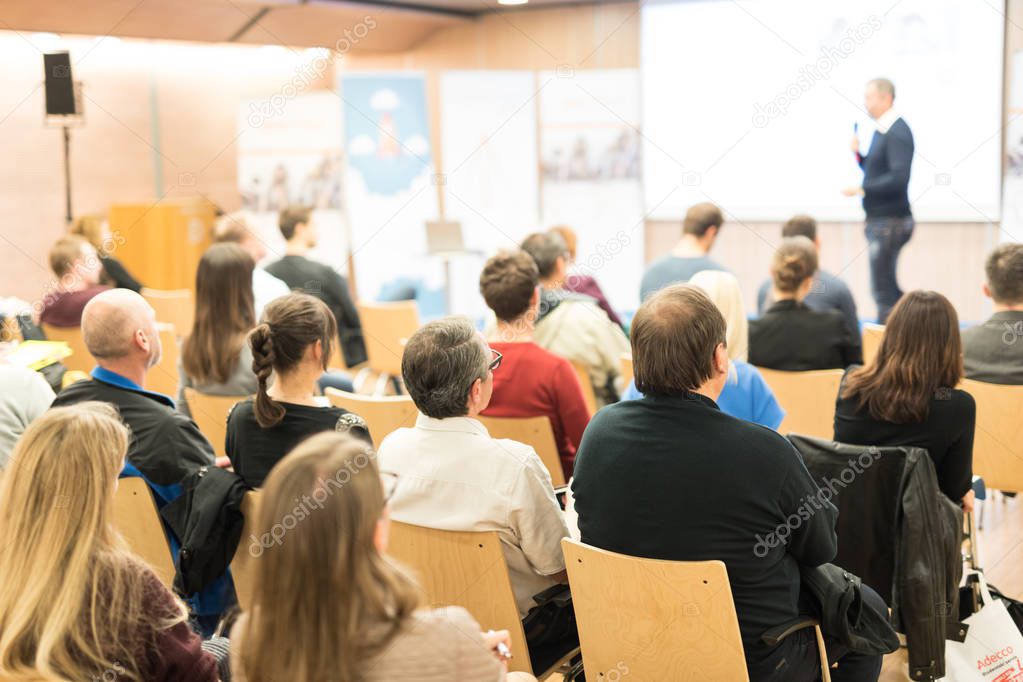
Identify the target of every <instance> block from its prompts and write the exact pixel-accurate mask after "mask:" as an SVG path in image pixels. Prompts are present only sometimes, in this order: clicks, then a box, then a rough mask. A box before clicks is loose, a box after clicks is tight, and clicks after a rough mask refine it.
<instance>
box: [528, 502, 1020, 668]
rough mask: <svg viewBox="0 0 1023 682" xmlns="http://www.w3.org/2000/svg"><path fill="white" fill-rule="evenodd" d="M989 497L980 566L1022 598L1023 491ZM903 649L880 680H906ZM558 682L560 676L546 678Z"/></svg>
mask: <svg viewBox="0 0 1023 682" xmlns="http://www.w3.org/2000/svg"><path fill="white" fill-rule="evenodd" d="M995 496H997V497H998V499H989V500H988V501H986V502H982V503H981V504H986V505H987V509H985V510H984V528H983V530H981V531H980V533H978V535H979V539H978V542H977V548H978V550H979V552H978V556H979V557H980V563H979V565H980V567H981V568H982V569H984V575H986V576H987V579H988V582H990V583H991V584H992V585H996V586H997V587H998V589H1000V590H1002V592H1004V593H1005V594H1007V595H1009V596H1010V597H1016V598H1017V599H1020V598H1023V495H1021V496H1020V497H1017V498H1015V499H1009V498H1007V497H1002V496H1000V495H997V493H995ZM908 660H909V659H908V657H907V654H906V650H905V649H901V650H899V651H897V652H896V653H894V654H891V655H889V656H886V657H885V660H884V667H883V668H882V670H881V678H880V682H908V681H909V679H910V678H909V675H907V668H906V664H907V661H908ZM548 680H550V682H560V681H561V676H560V675H554V676H552V677H550V678H548Z"/></svg>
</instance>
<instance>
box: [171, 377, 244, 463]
mask: <svg viewBox="0 0 1023 682" xmlns="http://www.w3.org/2000/svg"><path fill="white" fill-rule="evenodd" d="M248 397H249V396H247V395H207V394H205V393H199V391H197V390H195V389H194V388H186V389H185V400H186V401H187V402H188V411H189V412H190V413H191V415H192V419H193V420H195V423H196V425H197V426H198V427H199V430H200V431H202V435H204V436H206V440H208V441H209V442H210V445H212V446H213V451H214V452H215V453H216V454H217V457H224V456H225V455H226V454H227V453H226V452H225V450H224V441H225V439H226V438H227V413H228V412H230V411H231V408H232V407H234V406H235V403H238V402H241V401H242V400H245V399H246V398H248Z"/></svg>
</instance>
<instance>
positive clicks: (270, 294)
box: [213, 211, 291, 320]
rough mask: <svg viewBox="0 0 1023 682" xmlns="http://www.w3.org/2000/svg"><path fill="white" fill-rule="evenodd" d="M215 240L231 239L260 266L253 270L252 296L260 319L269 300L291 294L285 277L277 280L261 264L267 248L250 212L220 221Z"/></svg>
mask: <svg viewBox="0 0 1023 682" xmlns="http://www.w3.org/2000/svg"><path fill="white" fill-rule="evenodd" d="M213 239H214V241H216V242H218V243H220V242H231V243H233V244H237V245H238V246H240V247H242V248H243V249H245V250H246V251H248V252H249V255H250V256H252V260H253V261H254V262H255V263H256V267H255V268H253V270H252V298H253V303H254V305H255V308H256V319H257V320H258V319H259V318H260V316H262V314H263V308H264V307H265V306H266V304H267V303H269V302H270V301H272V300H274V299H275V298H280V297H281V296H286V295H287V294H290V293H291V288H290V287H289V286H288V285H287V284H285V283H284V281H283V280H280V279H277V278H276V277H274V276H273V275H271V274H270V273H269V272H267V271H266V270H264V269H263V268H261V267H259V263H260V261H262V260H263V259H264V258H266V253H267V248H266V244H264V243H263V240H262V239H260V238H259V237H258V236H257V235H256V233H255V231H254V230H253V228H252V225H251V223H250V221H249V217H248V215H247V214H246V213H245V212H244V211H235V212H234V213H229V214H227V215H225V216H223V217H221V219H220V220H218V221H217V226H216V228H214V230H213Z"/></svg>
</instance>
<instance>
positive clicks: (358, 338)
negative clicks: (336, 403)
mask: <svg viewBox="0 0 1023 682" xmlns="http://www.w3.org/2000/svg"><path fill="white" fill-rule="evenodd" d="M278 226H279V227H280V230H281V235H283V237H284V240H285V241H287V242H288V246H287V251H286V255H285V256H284V258H281V259H280V260H279V261H277V262H276V263H271V264H270V265H268V266H266V271H267V272H269V273H270V274H271V275H273V276H274V277H276V278H277V279H280V280H284V283H285V284H287V285H288V286H289V287H291V288H292V289H293V290H298V291H303V292H305V293H307V294H311V295H313V296H315V297H316V298H318V299H320V300H321V301H323V302H324V303H326V304H327V307H328V308H330V310H331V312H332V313H334V318H335V319H336V320H337V329H338V335H339V336H340V337H341V354H342V355H343V356H344V359H345V364H346V365H348V366H349V367H353V366H355V365H357V364H359V363H360V362H365V361H366V344H365V342H364V340H363V338H362V322H361V321H360V320H359V311H358V310H356V308H355V304H354V303H353V302H352V296H351V294H350V293H349V291H348V282H347V281H346V280H345V278H344V277H342V276H341V275H340V274H339V273H338V272H337V271H336V270H334V268H332V267H330V266H329V265H325V264H323V263H317V262H316V261H314V260H310V259H309V258H307V257H306V254H308V253H309V250H310V249H312V248H313V247H314V246H316V226H315V224H313V222H312V219H311V212H310V210H309V209H308V208H305V207H302V206H289V207H288V208H286V209H285V210H283V211H281V215H280V218H279V221H278Z"/></svg>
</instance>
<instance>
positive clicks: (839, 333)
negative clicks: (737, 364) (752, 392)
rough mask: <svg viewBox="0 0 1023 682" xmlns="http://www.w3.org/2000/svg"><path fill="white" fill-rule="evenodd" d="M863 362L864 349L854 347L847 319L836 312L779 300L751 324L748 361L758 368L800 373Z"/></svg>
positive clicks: (793, 301) (792, 301)
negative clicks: (813, 308) (812, 308)
mask: <svg viewBox="0 0 1023 682" xmlns="http://www.w3.org/2000/svg"><path fill="white" fill-rule="evenodd" d="M862 360H863V358H862V350H861V349H860V347H859V346H855V345H853V340H852V334H851V332H850V331H849V327H848V325H847V324H846V321H845V317H844V316H843V315H842V313H841V312H839V311H837V310H811V309H810V308H808V307H807V306H806V304H804V303H797V302H796V301H795V300H785V301H777V302H775V303H774V304H773V305H772V306H771V307H770V308H768V309H767V312H765V313H764V314H763V316H761V317H760V318H759V319H756V320H751V321H750V323H749V362H750V364H751V365H756V366H757V367H766V368H768V369H780V370H785V371H788V372H801V371H805V370H811V369H842V368H845V367H847V366H849V365H851V364H853V363H854V362H861V361H862Z"/></svg>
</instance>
